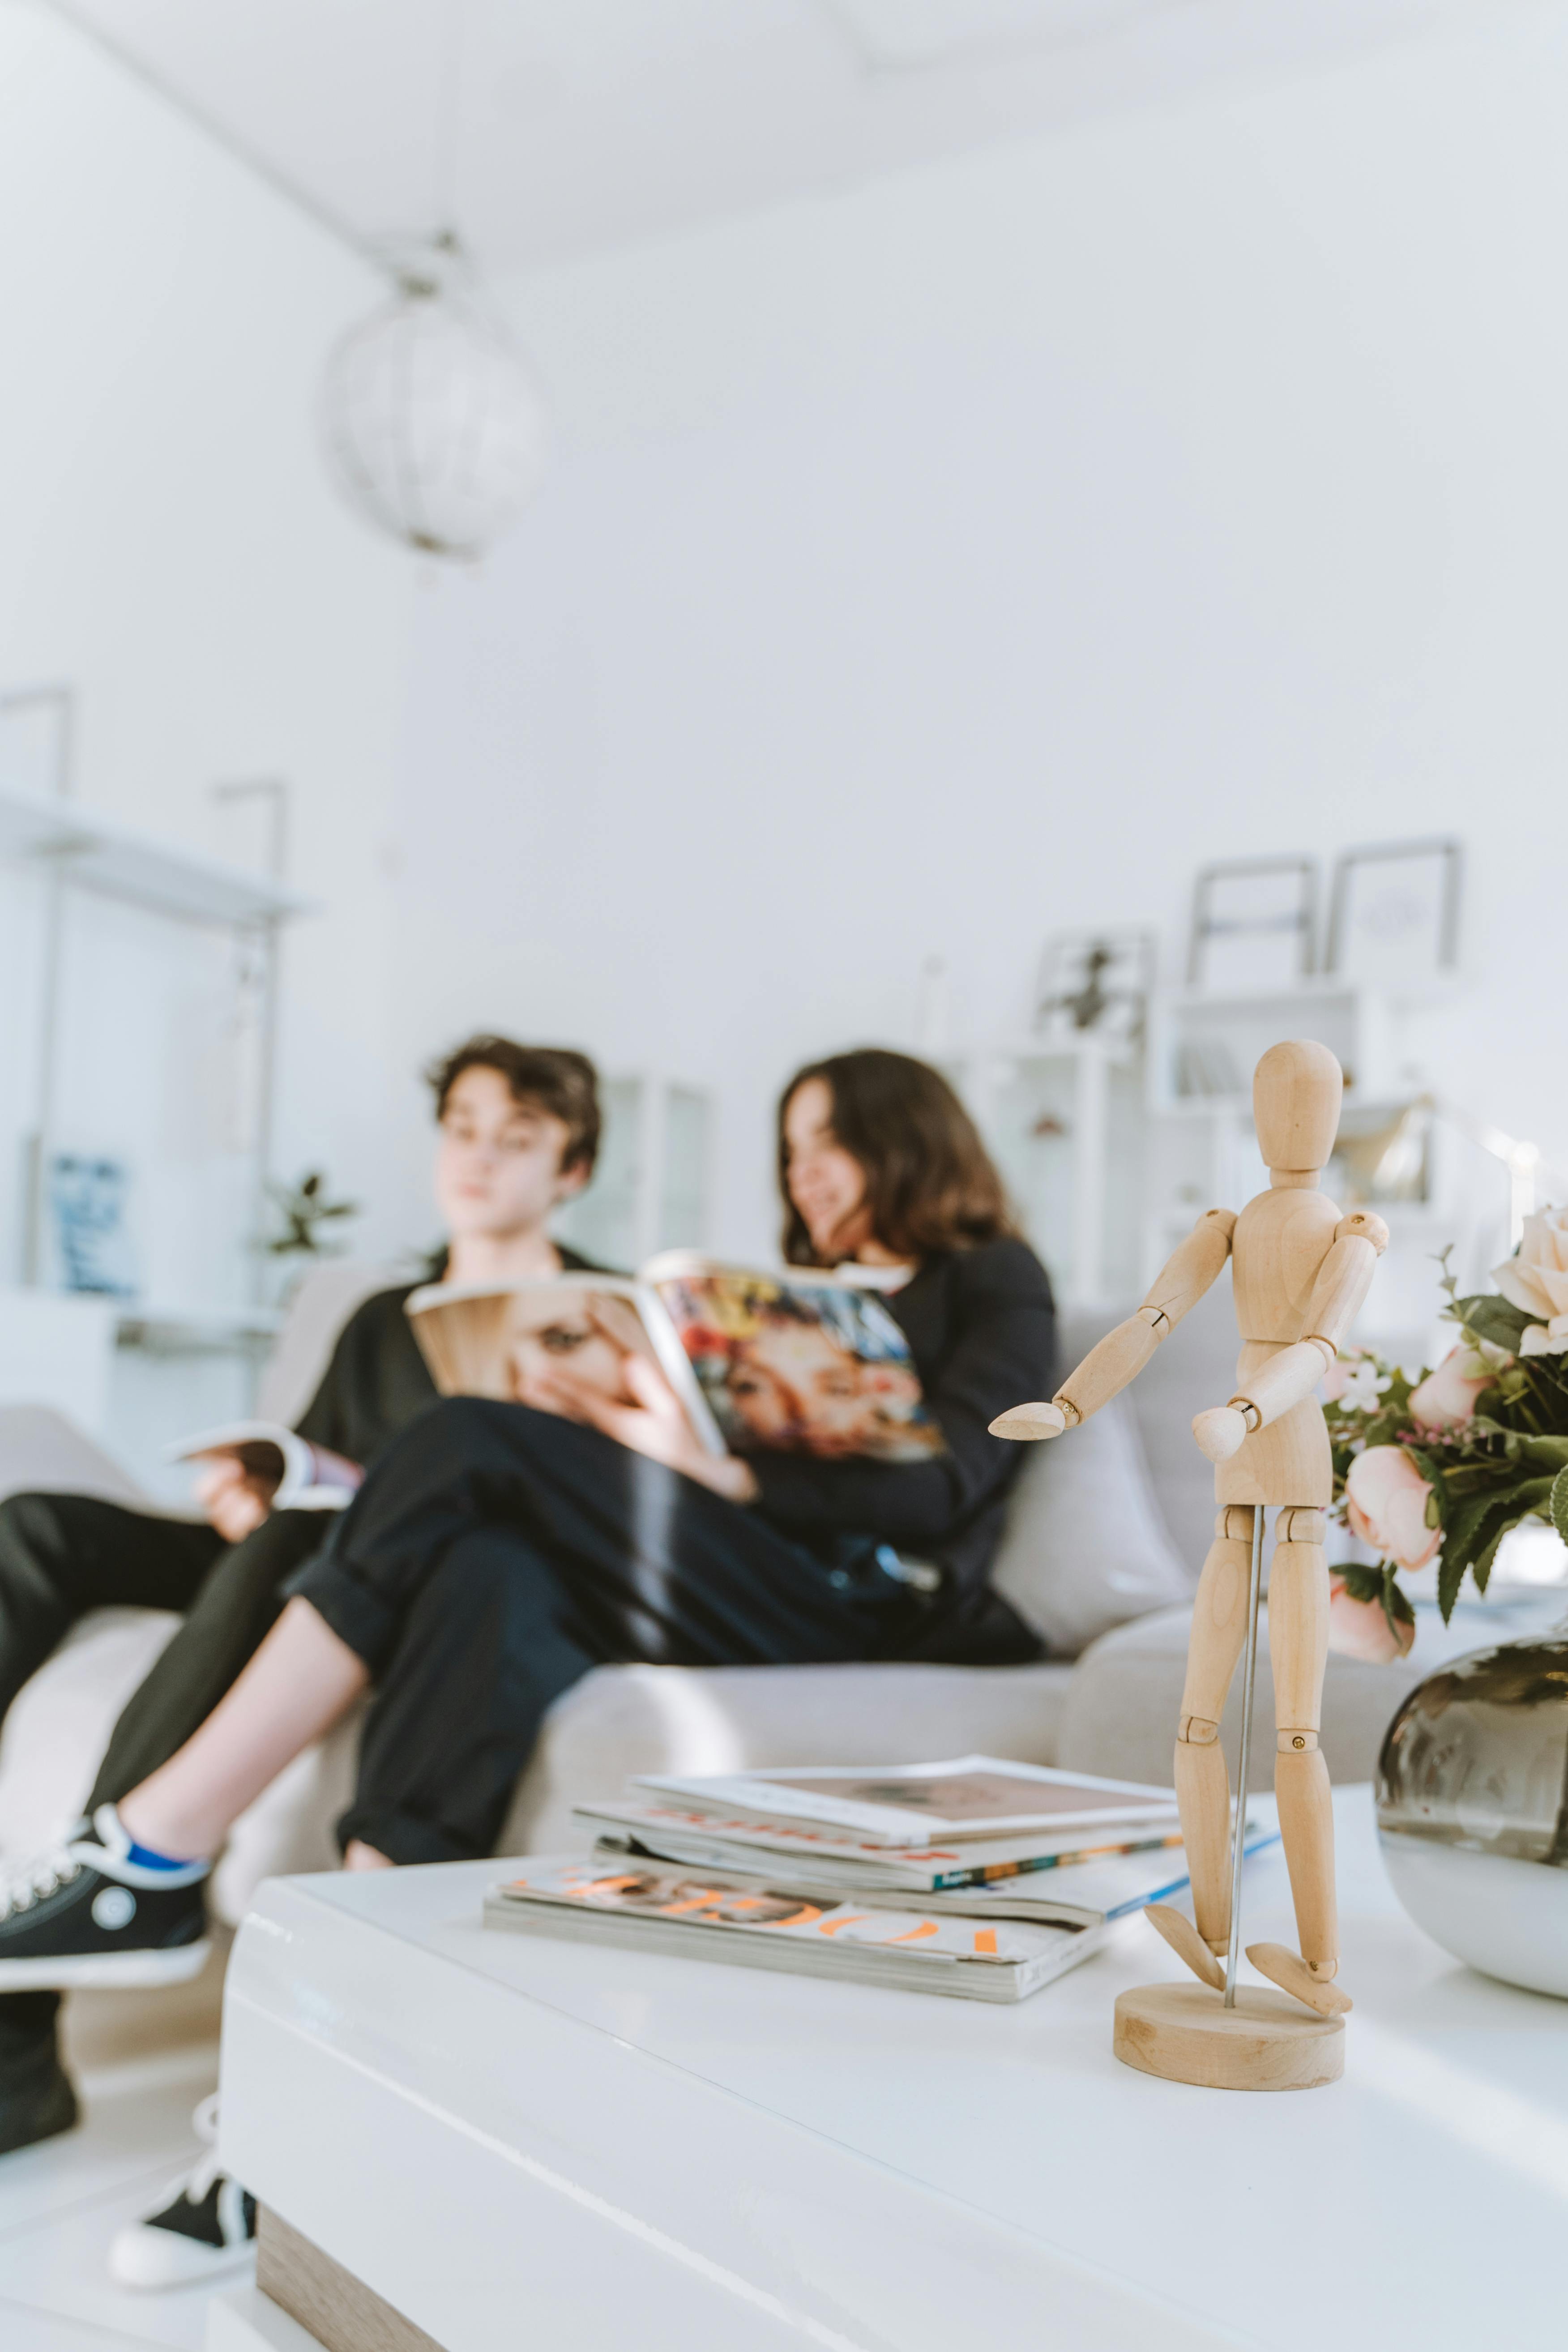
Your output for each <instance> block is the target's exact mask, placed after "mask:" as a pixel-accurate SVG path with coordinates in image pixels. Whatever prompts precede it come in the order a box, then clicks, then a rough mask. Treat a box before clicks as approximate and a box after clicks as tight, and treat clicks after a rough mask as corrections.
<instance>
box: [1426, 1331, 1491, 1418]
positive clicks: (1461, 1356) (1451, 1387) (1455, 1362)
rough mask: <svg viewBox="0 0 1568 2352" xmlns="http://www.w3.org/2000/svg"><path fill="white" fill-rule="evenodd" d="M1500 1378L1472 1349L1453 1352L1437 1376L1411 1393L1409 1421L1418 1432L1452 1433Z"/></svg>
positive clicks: (1434, 1373)
mask: <svg viewBox="0 0 1568 2352" xmlns="http://www.w3.org/2000/svg"><path fill="white" fill-rule="evenodd" d="M1496 1378H1497V1374H1496V1373H1495V1372H1494V1371H1493V1370H1492V1369H1491V1366H1490V1365H1489V1363H1488V1362H1487V1360H1486V1358H1485V1357H1484V1356H1478V1355H1477V1353H1476V1351H1475V1349H1473V1348H1463V1347H1461V1348H1450V1349H1449V1350H1448V1353H1447V1355H1446V1356H1445V1357H1444V1359H1443V1360H1442V1362H1441V1363H1440V1364H1439V1365H1438V1367H1437V1369H1436V1371H1435V1372H1428V1373H1427V1375H1426V1379H1425V1380H1424V1381H1422V1382H1421V1385H1420V1387H1419V1388H1415V1389H1412V1390H1411V1391H1410V1418H1411V1420H1412V1421H1413V1422H1414V1423H1415V1425H1416V1427H1417V1429H1452V1428H1454V1427H1455V1426H1456V1424H1457V1423H1459V1422H1462V1421H1468V1420H1469V1419H1470V1416H1471V1415H1472V1413H1473V1412H1475V1409H1476V1399H1477V1398H1478V1397H1479V1394H1480V1392H1481V1391H1482V1390H1483V1389H1484V1388H1489V1387H1490V1386H1491V1383H1492V1382H1493V1381H1495V1380H1496Z"/></svg>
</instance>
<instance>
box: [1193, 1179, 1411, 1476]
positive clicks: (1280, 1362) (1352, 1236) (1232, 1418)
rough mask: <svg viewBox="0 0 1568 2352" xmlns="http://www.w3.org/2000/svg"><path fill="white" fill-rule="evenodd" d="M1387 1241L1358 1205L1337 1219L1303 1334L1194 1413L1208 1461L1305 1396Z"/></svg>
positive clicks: (1355, 1309)
mask: <svg viewBox="0 0 1568 2352" xmlns="http://www.w3.org/2000/svg"><path fill="white" fill-rule="evenodd" d="M1387 1247H1388V1227H1387V1226H1386V1225H1385V1224H1384V1222H1383V1219H1382V1218H1381V1217H1375V1216H1373V1214H1372V1213H1370V1211H1367V1210H1364V1209H1362V1210H1358V1211H1357V1212H1356V1213H1355V1215H1354V1216H1353V1217H1342V1218H1341V1220H1340V1222H1339V1223H1338V1224H1337V1225H1336V1226H1335V1227H1334V1243H1333V1247H1332V1248H1331V1250H1330V1252H1329V1254H1328V1256H1327V1257H1326V1258H1325V1259H1324V1260H1323V1263H1322V1265H1321V1266H1320V1268H1319V1269H1318V1279H1317V1281H1316V1282H1315V1283H1314V1284H1313V1286H1312V1296H1311V1297H1310V1300H1309V1302H1308V1306H1307V1336H1306V1338H1305V1339H1298V1340H1297V1341H1296V1343H1295V1345H1294V1346H1293V1347H1289V1348H1281V1349H1280V1350H1279V1354H1278V1355H1277V1356H1270V1357H1269V1359H1268V1362H1267V1363H1266V1364H1261V1365H1259V1367H1258V1370H1257V1371H1255V1372H1253V1373H1252V1374H1251V1375H1250V1376H1249V1379H1248V1381H1247V1394H1246V1395H1245V1396H1235V1397H1232V1399H1231V1401H1230V1402H1229V1403H1228V1404H1226V1405H1218V1406H1215V1408H1214V1409H1213V1411H1211V1412H1200V1413H1199V1414H1198V1416H1197V1418H1196V1419H1195V1420H1194V1423H1193V1435H1194V1437H1195V1438H1196V1439H1197V1442H1198V1446H1199V1449H1200V1451H1201V1452H1203V1453H1205V1454H1207V1455H1208V1457H1209V1460H1210V1461H1211V1462H1227V1461H1228V1460H1229V1459H1230V1457H1231V1455H1232V1454H1236V1453H1237V1452H1238V1451H1239V1450H1240V1447H1241V1444H1242V1442H1243V1440H1244V1439H1245V1438H1246V1437H1247V1436H1248V1435H1249V1434H1250V1433H1251V1432H1252V1431H1253V1430H1255V1429H1267V1428H1268V1424H1269V1423H1270V1422H1271V1421H1278V1420H1279V1418H1280V1416H1281V1415H1282V1414H1284V1413H1287V1412H1289V1410H1290V1408H1291V1406H1292V1405H1297V1404H1300V1402H1301V1400H1302V1398H1303V1397H1309V1396H1310V1395H1311V1393H1312V1391H1313V1390H1314V1389H1315V1388H1316V1387H1317V1385H1318V1382H1319V1381H1321V1379H1322V1377H1323V1374H1324V1373H1325V1372H1326V1371H1327V1370H1328V1369H1329V1366H1330V1365H1331V1363H1332V1362H1333V1360H1334V1358H1335V1357H1336V1356H1337V1355H1338V1354H1339V1351H1340V1341H1341V1340H1342V1339H1343V1338H1344V1335H1345V1333H1346V1332H1347V1331H1348V1330H1349V1329H1350V1327H1351V1325H1352V1323H1353V1322H1354V1321H1355V1318H1356V1316H1357V1314H1358V1313H1359V1312H1360V1309H1361V1304H1362V1301H1363V1299H1364V1298H1365V1297H1366V1294H1367V1290H1368V1287H1369V1286H1370V1285H1371V1282H1372V1277H1373V1273H1374V1271H1375V1270H1376V1266H1377V1261H1378V1259H1379V1258H1380V1257H1381V1256H1382V1255H1383V1253H1384V1250H1385V1249H1386V1248H1387Z"/></svg>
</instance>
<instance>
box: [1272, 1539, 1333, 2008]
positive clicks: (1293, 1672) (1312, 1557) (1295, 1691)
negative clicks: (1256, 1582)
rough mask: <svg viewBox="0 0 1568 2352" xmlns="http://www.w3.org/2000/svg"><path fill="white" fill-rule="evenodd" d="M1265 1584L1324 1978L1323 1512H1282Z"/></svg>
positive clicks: (1297, 1858) (1283, 1779)
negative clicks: (1320, 1740)
mask: <svg viewBox="0 0 1568 2352" xmlns="http://www.w3.org/2000/svg"><path fill="white" fill-rule="evenodd" d="M1322 1537H1323V1514H1322V1513H1321V1511H1317V1510H1289V1511H1281V1513H1280V1515H1279V1541H1278V1542H1277V1543H1276V1545H1275V1547H1274V1559H1273V1563H1272V1566H1271V1568H1270V1571H1269V1580H1268V1648H1269V1654H1270V1656H1271V1657H1272V1659H1273V1662H1274V1719H1275V1722H1276V1724H1277V1725H1278V1726H1279V1742H1278V1745H1279V1753H1278V1754H1277V1756H1276V1757H1275V1759H1274V1793H1275V1795H1276V1796H1277V1797H1278V1799H1279V1832H1280V1836H1281V1838H1282V1840H1283V1842H1284V1846H1285V1860H1286V1863H1287V1864H1288V1865H1289V1872H1290V1893H1291V1895H1292V1898H1293V1899H1294V1902H1295V1906H1296V1930H1297V1933H1298V1935H1299V1936H1300V1942H1301V1958H1302V1959H1303V1960H1305V1962H1306V1963H1307V1966H1308V1968H1309V1969H1310V1971H1311V1973H1312V1975H1313V1977H1314V1978H1316V1979H1319V1980H1320V1981H1326V1980H1327V1979H1329V1978H1331V1976H1332V1975H1333V1974H1334V1971H1335V1969H1337V1968H1338V1966H1339V1956H1340V1942H1339V1917H1338V1912H1337V1909H1336V1906H1335V1903H1334V1817H1333V1810H1332V1806H1331V1801H1330V1796H1329V1769H1328V1766H1327V1765H1326V1764H1325V1763H1324V1761H1323V1758H1322V1754H1321V1750H1320V1748H1319V1746H1318V1727H1319V1723H1320V1719H1321V1712H1322V1702H1323V1666H1324V1664H1325V1662H1326V1660H1327V1657H1328V1651H1329V1570H1328V1563H1327V1561H1326V1560H1325V1559H1324V1557H1323V1543H1322Z"/></svg>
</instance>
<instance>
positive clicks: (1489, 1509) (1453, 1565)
mask: <svg viewBox="0 0 1568 2352" xmlns="http://www.w3.org/2000/svg"><path fill="white" fill-rule="evenodd" d="M1508 1507H1509V1506H1508V1500H1507V1498H1506V1497H1500V1496H1498V1495H1496V1494H1495V1493H1491V1492H1489V1493H1487V1494H1482V1495H1467V1496H1465V1498H1464V1500H1463V1501H1462V1502H1460V1503H1459V1504H1458V1506H1457V1507H1456V1508H1455V1509H1454V1510H1453V1512H1452V1513H1451V1515H1450V1517H1449V1519H1448V1524H1447V1528H1445V1529H1444V1533H1443V1551H1442V1557H1441V1559H1439V1561H1438V1564H1437V1606H1438V1608H1439V1609H1440V1610H1441V1611H1442V1612H1443V1622H1444V1624H1445V1625H1446V1624H1447V1622H1448V1620H1449V1618H1450V1617H1451V1616H1452V1615H1453V1613H1454V1603H1455V1601H1457V1600H1458V1597H1459V1587H1460V1585H1461V1584H1463V1582H1464V1580H1465V1570H1466V1569H1468V1567H1470V1565H1471V1564H1472V1562H1473V1561H1474V1559H1475V1557H1476V1554H1477V1552H1478V1551H1479V1549H1480V1548H1481V1547H1482V1545H1483V1544H1484V1543H1485V1541H1486V1538H1487V1534H1488V1532H1489V1530H1488V1527H1487V1522H1488V1521H1489V1519H1490V1518H1491V1517H1492V1516H1493V1515H1494V1513H1496V1512H1497V1511H1498V1510H1500V1509H1501V1510H1505V1511H1506V1510H1507V1508H1508Z"/></svg>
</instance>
